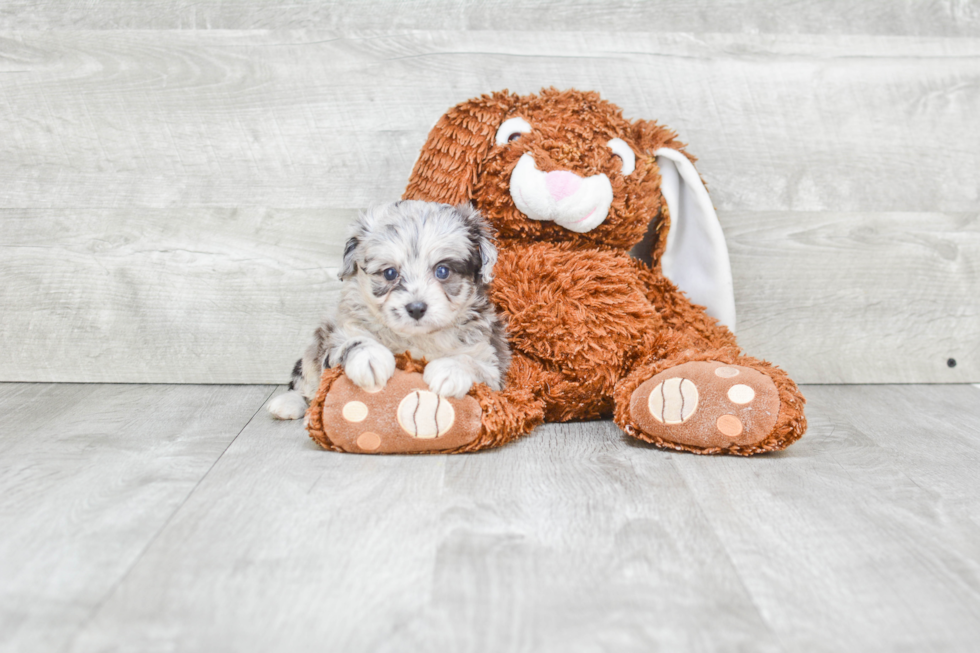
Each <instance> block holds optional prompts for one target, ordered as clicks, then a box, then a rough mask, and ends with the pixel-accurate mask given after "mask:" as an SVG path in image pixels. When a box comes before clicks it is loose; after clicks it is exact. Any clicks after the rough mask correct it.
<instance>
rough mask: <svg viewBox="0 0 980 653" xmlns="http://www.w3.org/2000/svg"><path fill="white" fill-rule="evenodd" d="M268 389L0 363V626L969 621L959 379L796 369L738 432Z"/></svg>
mask: <svg viewBox="0 0 980 653" xmlns="http://www.w3.org/2000/svg"><path fill="white" fill-rule="evenodd" d="M272 390H273V388H272V387H270V386H150V385H134V386H126V385H122V386H120V385H54V384H0V415H2V416H3V418H2V420H0V651H18V652H21V651H57V650H66V651H67V650H70V651H117V650H121V651H209V652H210V651H224V650H228V651H275V650H281V651H307V650H309V651H314V650H315V651H329V650H337V651H494V652H497V651H535V652H538V651H552V650H554V651H655V650H663V651H715V650H745V651H841V650H860V651H879V650H880V651H893V650H916V651H924V650H930V651H969V650H975V649H976V645H977V643H978V642H980V591H978V589H980V509H978V504H977V500H976V497H977V494H978V492H980V475H978V474H977V473H976V470H977V468H978V466H980V427H978V423H980V388H978V387H974V386H968V385H960V386H927V385H916V386H808V387H806V388H804V392H805V394H806V395H807V397H808V399H809V405H808V416H809V421H810V431H809V433H808V434H807V436H806V437H805V438H804V439H803V440H801V441H800V442H799V443H797V444H796V445H795V446H793V447H791V448H790V449H789V450H787V451H785V452H782V453H779V454H775V455H770V456H764V457H757V458H753V459H737V458H706V457H697V456H692V455H686V454H675V453H667V452H663V451H659V450H656V449H654V448H652V447H648V446H645V445H642V444H639V443H636V442H633V441H630V440H628V439H627V438H626V437H625V436H624V435H623V434H622V433H621V432H620V431H619V429H618V428H616V427H615V425H613V424H611V423H610V422H592V423H584V424H566V425H546V426H545V427H542V428H540V429H539V430H538V431H537V432H536V433H534V434H533V435H532V436H531V437H528V438H526V439H524V440H523V441H520V442H518V443H515V444H514V445H511V446H509V447H505V448H503V449H499V450H496V451H491V452H485V453H482V454H475V455H468V456H455V457H447V456H424V457H371V456H351V455H339V454H331V453H327V452H323V451H321V450H319V449H318V448H317V447H315V446H314V445H313V443H312V442H311V441H310V440H309V439H308V438H307V437H306V435H305V431H304V430H303V428H302V426H301V424H299V423H297V422H285V423H284V422H275V421H273V420H271V419H270V418H269V416H268V415H267V413H266V412H265V411H264V410H261V407H262V406H263V405H264V404H265V402H267V401H268V399H269V398H270V395H271V394H273V393H272ZM281 390H282V389H281V388H280V389H279V390H277V391H281Z"/></svg>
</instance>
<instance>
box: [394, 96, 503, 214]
mask: <svg viewBox="0 0 980 653" xmlns="http://www.w3.org/2000/svg"><path fill="white" fill-rule="evenodd" d="M518 99H519V98H518V96H516V95H513V94H511V93H509V92H507V91H500V92H498V93H491V94H489V95H481V96H480V97H478V98H474V99H472V100H468V101H467V102H463V103H462V104H457V105H456V106H454V107H453V108H452V109H450V110H449V111H447V112H446V113H445V114H444V115H443V116H442V117H441V118H439V121H438V122H437V123H436V125H435V127H433V128H432V131H430V132H429V137H428V139H426V141H425V145H423V146H422V151H421V153H419V158H418V160H417V161H416V162H415V168H414V169H413V170H412V176H411V177H410V178H409V180H408V186H407V187H406V188H405V193H404V194H403V195H402V199H405V200H423V201H426V202H442V203H444V204H453V205H457V204H461V203H463V202H468V201H469V200H470V199H471V191H472V190H473V185H474V184H475V183H476V179H477V174H478V173H479V164H480V162H481V161H482V160H483V159H484V158H486V156H487V154H488V153H489V152H490V149H491V148H492V147H493V146H494V135H495V134H496V133H497V128H498V127H500V123H501V122H503V119H504V117H505V116H506V115H507V112H508V111H510V110H511V109H512V108H513V107H514V106H515V105H516V104H517V101H518Z"/></svg>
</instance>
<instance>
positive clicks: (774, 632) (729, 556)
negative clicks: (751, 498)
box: [670, 454, 790, 653]
mask: <svg viewBox="0 0 980 653" xmlns="http://www.w3.org/2000/svg"><path fill="white" fill-rule="evenodd" d="M685 455H687V454H685ZM670 464H671V466H672V467H673V468H674V470H675V471H676V472H677V475H678V476H680V478H681V481H683V482H684V487H686V488H687V491H688V492H689V493H690V495H691V498H692V499H693V500H694V505H696V506H697V507H698V512H699V513H701V516H702V517H703V518H704V521H705V522H706V523H707V524H709V525H710V526H711V532H712V533H713V534H714V536H715V541H716V542H718V546H719V547H721V550H722V551H723V552H724V554H725V559H726V560H728V564H730V565H731V566H732V571H733V572H735V578H737V579H738V584H739V585H741V586H742V589H743V590H745V594H746V596H748V597H749V601H751V602H752V607H753V608H755V612H756V614H757V615H759V618H760V619H761V620H762V623H764V624H765V626H766V629H767V630H768V631H769V632H770V633H771V634H772V636H773V637H774V638H775V640H776V642H778V644H779V648H780V649H781V650H782V651H784V653H785V652H786V651H788V650H790V649H788V648H787V647H786V644H785V643H784V642H783V640H782V638H781V637H780V636H779V631H777V630H776V629H775V628H774V627H773V625H772V623H771V622H770V621H769V619H768V617H766V615H765V613H764V612H763V611H762V608H761V607H759V603H758V602H757V601H756V598H755V595H754V594H752V590H750V589H749V586H748V585H747V584H746V583H745V579H744V578H743V577H742V572H741V570H740V569H739V568H738V565H736V564H735V560H734V558H732V554H731V552H730V551H729V550H728V547H727V546H725V541H724V539H722V537H721V535H720V534H719V533H718V528H717V527H716V526H715V523H714V521H713V520H712V519H711V516H710V515H709V514H708V513H707V511H705V509H704V506H703V505H701V500H700V499H699V498H698V495H697V493H696V492H695V491H694V488H693V487H692V486H691V484H690V483H689V482H688V480H687V476H685V475H684V471H683V470H682V469H681V467H679V466H678V465H677V461H676V459H672V460H671V461H670Z"/></svg>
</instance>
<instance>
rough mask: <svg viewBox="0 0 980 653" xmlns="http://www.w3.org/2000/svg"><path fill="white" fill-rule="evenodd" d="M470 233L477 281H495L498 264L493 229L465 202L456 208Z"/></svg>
mask: <svg viewBox="0 0 980 653" xmlns="http://www.w3.org/2000/svg"><path fill="white" fill-rule="evenodd" d="M456 211H457V212H458V213H459V214H460V216H461V217H462V219H463V221H464V222H465V223H466V227H467V229H468V232H469V238H470V247H471V248H472V252H473V258H474V259H475V261H476V272H475V273H474V274H475V276H476V279H475V280H476V281H482V282H483V283H490V282H491V281H493V266H494V265H496V264H497V247H496V245H494V244H493V229H492V228H491V227H490V224H489V223H488V222H487V221H486V220H485V219H484V217H483V216H482V215H480V212H479V211H477V210H476V209H475V208H474V207H473V205H472V204H469V203H468V202H465V203H463V204H460V205H459V206H457V207H456Z"/></svg>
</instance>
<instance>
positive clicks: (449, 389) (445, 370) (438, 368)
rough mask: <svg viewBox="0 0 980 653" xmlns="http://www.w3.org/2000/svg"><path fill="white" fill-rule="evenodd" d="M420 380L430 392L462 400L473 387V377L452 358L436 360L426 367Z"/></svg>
mask: <svg viewBox="0 0 980 653" xmlns="http://www.w3.org/2000/svg"><path fill="white" fill-rule="evenodd" d="M422 379H423V380H424V381H425V382H426V383H427V384H428V386H429V389H430V390H432V392H434V393H436V394H437V395H441V396H443V397H455V398H456V399H462V398H463V397H465V396H466V393H467V392H469V391H470V388H471V387H473V376H472V375H471V374H470V373H469V372H468V371H467V370H466V368H465V367H463V366H462V365H461V364H460V363H459V362H457V361H455V360H453V359H452V358H437V359H436V360H434V361H432V362H431V363H429V364H428V365H426V366H425V371H424V372H423V373H422Z"/></svg>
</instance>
